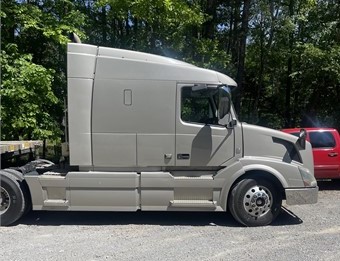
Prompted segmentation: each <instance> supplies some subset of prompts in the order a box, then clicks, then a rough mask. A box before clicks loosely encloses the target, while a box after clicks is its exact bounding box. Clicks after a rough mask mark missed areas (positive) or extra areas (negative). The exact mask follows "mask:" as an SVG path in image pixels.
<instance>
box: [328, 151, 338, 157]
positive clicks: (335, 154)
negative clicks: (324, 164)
mask: <svg viewBox="0 0 340 261" xmlns="http://www.w3.org/2000/svg"><path fill="white" fill-rule="evenodd" d="M328 156H329V157H336V156H338V153H337V152H330V153H328Z"/></svg>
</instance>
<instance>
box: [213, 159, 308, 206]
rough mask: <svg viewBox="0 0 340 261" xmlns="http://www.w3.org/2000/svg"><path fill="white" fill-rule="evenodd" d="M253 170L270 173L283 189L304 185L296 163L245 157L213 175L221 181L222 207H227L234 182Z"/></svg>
mask: <svg viewBox="0 0 340 261" xmlns="http://www.w3.org/2000/svg"><path fill="white" fill-rule="evenodd" d="M253 171H260V172H264V173H267V174H268V175H272V177H275V178H276V179H277V180H278V181H279V182H280V183H281V185H282V187H283V188H284V189H286V188H294V187H304V184H303V181H302V178H301V174H300V172H299V169H298V166H297V165H295V164H287V163H285V162H282V161H279V160H276V159H269V158H265V157H263V158H262V157H249V158H247V157H245V158H242V159H240V160H239V161H238V162H236V163H234V164H232V165H230V166H229V167H227V168H224V169H222V170H220V171H219V172H218V173H217V175H216V176H215V180H216V181H217V182H218V181H220V182H223V186H222V189H221V193H220V198H219V205H220V206H221V207H222V209H224V210H226V209H227V202H228V196H229V191H230V189H231V187H232V186H233V185H234V183H235V182H236V181H237V180H238V179H240V178H242V176H244V175H247V174H249V173H251V172H253ZM220 184H221V183H220Z"/></svg>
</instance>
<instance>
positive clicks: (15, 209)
mask: <svg viewBox="0 0 340 261" xmlns="http://www.w3.org/2000/svg"><path fill="white" fill-rule="evenodd" d="M25 205H26V201H25V197H24V194H23V192H22V190H21V188H20V185H19V183H18V182H17V180H16V179H15V178H14V177H13V176H12V175H11V174H9V173H6V174H3V173H0V225H1V226H7V225H10V224H12V223H14V222H15V221H16V220H18V219H19V218H20V217H21V216H22V215H23V213H24V211H25Z"/></svg>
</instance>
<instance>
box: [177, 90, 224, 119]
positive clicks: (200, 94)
mask: <svg viewBox="0 0 340 261" xmlns="http://www.w3.org/2000/svg"><path fill="white" fill-rule="evenodd" d="M217 101H218V90H217V89H216V88H207V89H204V90H198V91H193V90H192V88H191V87H183V88H182V92H181V119H182V120H183V121H187V122H195V123H205V124H217V122H218V119H217V115H216V113H217V104H218V102H217Z"/></svg>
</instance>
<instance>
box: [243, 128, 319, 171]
mask: <svg viewBox="0 0 340 261" xmlns="http://www.w3.org/2000/svg"><path fill="white" fill-rule="evenodd" d="M242 128H243V141H244V144H243V146H244V156H245V157H247V156H255V157H267V158H273V159H277V160H280V161H283V162H286V163H293V162H295V163H300V164H303V165H305V166H306V167H307V168H309V169H311V170H313V154H312V146H311V145H310V143H309V142H306V148H305V149H302V148H300V146H298V145H297V141H298V138H297V137H295V136H293V135H290V134H287V133H284V132H282V131H278V130H273V129H269V128H264V127H260V126H255V125H251V124H247V123H243V124H242Z"/></svg>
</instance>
